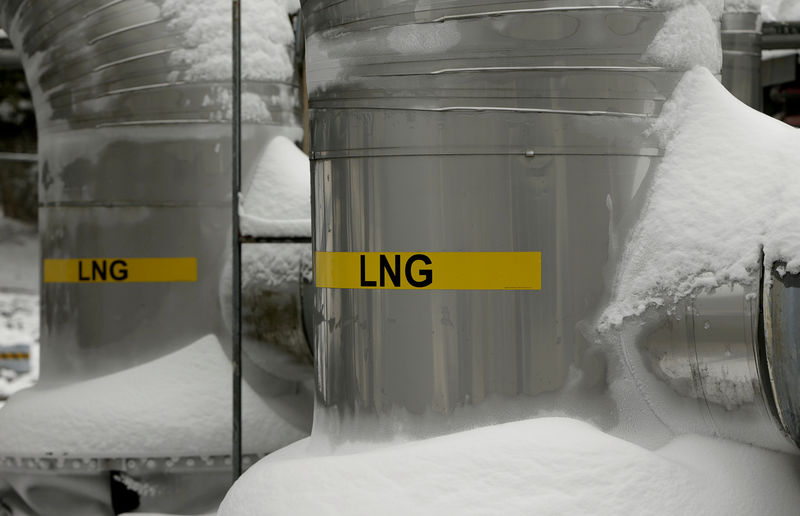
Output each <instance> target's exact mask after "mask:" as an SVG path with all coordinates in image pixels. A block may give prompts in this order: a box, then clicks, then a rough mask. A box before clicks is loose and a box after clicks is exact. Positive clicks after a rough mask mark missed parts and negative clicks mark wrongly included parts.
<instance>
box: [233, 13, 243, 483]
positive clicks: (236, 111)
mask: <svg viewBox="0 0 800 516" xmlns="http://www.w3.org/2000/svg"><path fill="white" fill-rule="evenodd" d="M232 2H233V3H232V6H231V7H232V11H233V12H232V18H233V44H232V50H233V134H232V135H231V136H232V142H231V144H232V148H233V149H232V155H233V173H232V174H231V176H232V188H231V193H232V199H231V216H232V222H233V224H232V226H231V234H232V235H233V238H232V241H231V247H232V254H233V258H232V260H231V270H232V274H231V278H232V283H233V284H232V285H231V288H232V289H233V293H232V300H233V303H232V305H233V317H232V320H233V324H232V325H231V326H232V335H231V337H232V342H233V346H232V347H233V349H232V352H231V355H232V362H233V450H232V452H231V456H232V459H233V461H232V464H231V466H232V469H233V480H234V481H236V479H237V478H239V476H240V475H241V474H242V319H241V316H242V309H241V303H242V284H241V281H240V279H239V276H240V274H241V269H242V255H241V252H242V248H241V238H240V235H239V192H240V190H241V187H240V185H241V174H242V152H241V151H242V148H241V147H242V135H241V130H242V105H241V99H242V46H241V45H242V33H241V28H242V23H241V10H240V9H241V5H240V0H232Z"/></svg>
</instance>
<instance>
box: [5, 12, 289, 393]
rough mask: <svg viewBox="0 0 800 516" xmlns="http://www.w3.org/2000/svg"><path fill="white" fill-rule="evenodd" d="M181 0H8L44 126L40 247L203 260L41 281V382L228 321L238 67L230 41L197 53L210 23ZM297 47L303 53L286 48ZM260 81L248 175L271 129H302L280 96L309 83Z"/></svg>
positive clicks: (146, 356) (250, 97) (250, 96)
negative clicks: (129, 277) (141, 274)
mask: <svg viewBox="0 0 800 516" xmlns="http://www.w3.org/2000/svg"><path fill="white" fill-rule="evenodd" d="M171 3H173V4H174V2H169V1H164V2H159V1H156V2H153V1H135V2H113V1H111V2H110V1H105V0H103V1H88V2H87V1H60V2H55V3H48V4H47V5H44V4H42V3H41V2H35V1H11V2H6V3H5V5H4V7H3V13H4V18H5V20H6V22H7V24H6V25H7V26H8V27H9V33H10V36H11V37H12V39H13V43H14V45H15V47H16V48H18V49H19V50H20V51H21V53H22V55H23V64H24V67H25V71H26V75H27V77H28V81H29V83H30V84H31V86H32V91H33V94H34V101H35V107H36V115H37V122H38V126H39V146H40V189H39V199H40V221H41V227H40V230H41V234H42V258H43V259H44V260H47V259H69V258H137V257H142V258H145V257H146V258H168V257H189V258H195V259H196V260H197V272H198V274H197V281H194V282H165V283H126V284H116V283H114V282H107V283H93V284H75V283H48V282H46V283H44V284H43V289H42V304H43V310H42V345H43V350H44V351H43V356H42V376H41V378H42V379H41V381H42V383H43V384H48V383H61V382H68V381H70V380H74V379H76V378H78V379H86V378H87V377H92V376H97V375H101V374H107V373H110V372H114V371H118V370H121V369H125V368H128V367H131V366H133V365H136V364H138V363H143V362H146V361H148V360H151V359H153V358H156V357H158V356H161V355H164V354H165V353H168V352H170V351H172V350H175V349H177V348H180V347H182V346H184V345H186V344H187V343H188V342H191V341H193V340H195V339H197V338H199V337H201V336H203V335H205V334H208V333H215V334H225V332H224V331H223V324H222V319H221V314H220V310H219V307H218V304H217V303H215V302H210V300H215V299H218V298H219V293H218V290H217V289H218V288H219V277H220V271H221V269H222V266H223V261H224V259H225V257H226V252H225V245H224V244H223V242H225V240H224V239H225V234H226V232H228V231H229V223H228V222H227V221H228V219H229V216H228V213H229V209H230V208H229V206H230V202H231V201H230V185H229V163H230V159H229V152H230V150H229V149H230V130H229V127H228V124H227V123H225V120H226V119H228V118H229V116H228V111H229V110H230V104H231V103H230V89H229V74H230V71H229V69H228V68H227V67H225V65H224V63H225V59H224V56H227V53H226V54H224V55H223V56H216V57H215V56H214V55H213V54H211V55H203V56H200V57H202V60H206V59H209V60H211V61H212V62H213V61H214V59H217V60H220V59H222V62H221V63H219V64H218V66H217V68H216V69H214V70H212V71H210V72H209V71H207V70H204V69H203V68H202V65H203V63H202V61H200V60H199V59H200V57H198V56H197V55H195V54H193V52H194V53H197V52H199V51H202V50H203V48H202V47H200V46H199V44H200V43H199V42H198V39H199V40H200V41H201V42H202V40H203V38H206V37H211V38H213V34H211V35H209V36H205V35H202V34H201V35H199V36H198V34H197V31H198V30H200V29H201V27H200V28H199V26H198V25H197V22H198V21H200V20H198V19H192V16H193V15H194V16H197V14H196V13H194V14H192V13H191V12H188V13H187V12H186V11H189V10H184V12H180V11H175V12H172V11H173V10H174V9H173V10H171V9H170V4H171ZM187 17H188V18H187ZM220 21H225V19H224V18H223V19H222V20H220ZM226 27H227V25H226ZM193 38H194V39H193ZM211 41H212V43H213V42H214V41H215V40H214V39H212V40H211ZM212 50H215V51H216V52H217V53H219V54H221V53H223V52H226V50H225V46H224V45H222V46H221V47H219V48H217V47H212ZM285 53H286V59H287V60H288V61H289V62H291V60H290V56H291V47H290V46H287V48H286V49H285ZM198 68H199V71H198ZM289 77H291V69H290V71H289ZM256 79H259V78H258V77H253V78H251V80H249V81H247V82H246V84H245V91H246V94H245V101H246V102H245V108H246V109H248V108H249V109H248V112H247V113H248V114H247V115H246V117H245V121H246V122H247V123H248V124H247V127H246V128H245V132H244V135H245V136H244V137H245V144H244V146H243V147H244V149H245V150H246V151H249V154H248V155H246V156H245V159H244V163H245V168H244V170H245V178H244V184H247V181H248V176H249V173H248V170H249V167H252V164H253V162H254V161H255V159H256V158H257V157H258V154H259V153H261V152H263V148H264V145H263V143H262V142H266V141H268V140H269V139H271V138H272V137H273V136H275V135H278V134H284V135H288V136H290V137H292V138H297V137H299V136H300V131H299V129H298V125H299V124H298V119H297V113H296V111H295V110H294V109H293V108H292V107H291V105H292V103H291V101H289V102H288V104H289V106H290V107H289V108H288V109H287V108H286V107H284V106H285V105H286V104H287V102H285V101H284V102H276V101H273V100H271V99H292V98H295V95H296V93H297V85H296V84H294V83H293V82H292V81H291V80H286V81H284V82H281V81H278V80H264V79H263V78H261V80H256ZM248 101H249V103H248ZM85 265H86V264H85ZM86 274H88V273H87V272H86V271H84V275H83V276H82V277H87V276H86ZM45 281H47V278H45Z"/></svg>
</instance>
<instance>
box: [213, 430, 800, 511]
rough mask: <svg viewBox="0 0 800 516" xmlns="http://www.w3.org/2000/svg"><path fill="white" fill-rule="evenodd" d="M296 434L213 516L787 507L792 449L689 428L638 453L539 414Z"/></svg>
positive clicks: (793, 496)
mask: <svg viewBox="0 0 800 516" xmlns="http://www.w3.org/2000/svg"><path fill="white" fill-rule="evenodd" d="M314 439H315V437H311V438H309V439H305V440H303V441H300V442H298V443H295V444H293V445H291V446H290V447H289V448H287V449H285V450H283V451H282V452H279V453H277V454H275V455H273V456H270V457H267V458H266V459H264V460H262V461H261V462H259V463H258V464H256V465H255V466H253V467H252V468H251V469H250V470H248V471H247V473H245V475H244V476H243V477H242V478H241V480H239V482H237V483H236V485H235V486H234V487H233V488H232V489H231V491H230V492H229V493H228V495H227V497H226V498H225V500H224V502H223V503H222V506H221V507H220V511H219V515H220V516H261V515H267V514H291V515H294V516H304V515H308V516H311V515H313V516H328V515H330V516H334V515H349V516H357V515H365V516H366V515H374V514H382V515H407V514H415V515H417V516H423V515H431V516H434V515H437V516H438V515H445V514H459V515H462V516H466V515H476V516H478V515H480V516H493V515H496V516H501V515H502V516H513V515H531V514H536V515H539V516H547V515H553V516H570V515H576V516H577V515H587V514H591V515H594V516H604V515H608V516H618V515H624V514H631V515H664V516H679V515H686V516H690V515H691V516H698V515H703V516H715V515H719V516H723V515H756V514H765V515H766V514H769V515H771V516H792V515H796V514H797V511H798V507H800V490H798V489H797V486H798V483H800V469H799V468H800V458H798V457H794V456H789V455H784V454H780V453H776V452H769V451H766V450H763V449H759V448H754V447H750V446H745V445H741V444H736V443H732V442H728V441H721V440H715V439H710V438H704V437H697V436H685V437H681V438H678V439H676V440H674V441H672V442H671V443H670V444H669V445H667V446H665V447H663V448H661V449H658V450H656V451H650V450H646V449H644V448H641V447H639V446H636V445H634V444H631V443H629V442H626V441H624V440H621V439H618V438H615V437H612V436H610V435H607V434H605V433H603V432H601V431H600V430H598V429H596V428H594V427H592V426H590V425H588V424H586V423H582V422H579V421H576V420H572V419H565V418H542V419H533V420H528V421H520V422H515V423H507V424H504V425H496V426H490V427H486V428H479V429H475V430H471V431H467V432H462V433H457V434H451V435H447V436H443V437H437V438H433V439H427V440H422V441H415V442H408V443H401V444H393V445H387V446H382V447H373V448H369V449H366V450H363V451H359V452H354V453H352V452H351V453H342V454H336V453H326V454H320V453H315V452H314V449H315V446H314V443H313V440H314Z"/></svg>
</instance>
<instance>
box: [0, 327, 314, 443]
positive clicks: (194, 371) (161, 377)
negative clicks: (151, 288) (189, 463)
mask: <svg viewBox="0 0 800 516" xmlns="http://www.w3.org/2000/svg"><path fill="white" fill-rule="evenodd" d="M230 371H231V366H230V362H229V361H228V358H227V357H226V356H225V354H224V353H223V351H222V348H221V347H220V344H219V342H218V341H217V338H216V337H215V336H213V335H209V336H206V337H203V338H202V339H200V340H198V341H196V342H194V343H193V344H191V345H189V346H187V347H185V348H183V349H180V350H178V351H176V352H174V353H171V354H169V355H166V356H164V357H161V358H159V359H157V360H154V361H152V362H148V363H146V364H143V365H140V366H137V367H134V368H131V369H127V370H124V371H122V372H119V373H115V374H112V375H108V376H103V377H100V378H95V379H92V380H87V381H84V382H81V383H76V384H71V385H66V386H55V387H53V388H50V389H48V388H45V387H43V386H42V385H41V384H40V385H37V386H36V387H34V388H32V389H28V390H26V391H21V392H18V393H17V394H15V395H14V396H12V397H11V398H10V399H9V401H8V403H7V404H6V406H5V407H3V409H2V410H1V411H0V455H2V456H19V457H38V456H43V455H45V454H53V455H55V456H59V457H61V456H72V457H108V458H113V457H174V456H187V455H188V456H194V455H201V456H203V455H227V454H229V453H230V443H231V424H230V420H231V413H232V412H231V410H232V408H231V407H232V405H231V393H230V392H231V391H230V379H231V372H230ZM242 396H243V413H244V424H243V434H244V438H245V443H244V448H245V451H246V452H250V453H266V452H269V451H272V450H275V449H277V448H280V447H281V446H285V445H287V444H289V443H291V442H293V441H296V440H297V439H300V438H302V437H304V436H305V435H307V433H306V432H305V431H304V430H303V429H302V428H301V427H302V425H300V424H292V423H290V422H289V421H288V420H287V419H285V418H284V416H285V415H286V414H284V413H283V412H282V410H281V409H280V408H278V405H286V406H292V405H294V406H304V405H303V404H302V403H299V402H298V401H296V400H295V401H291V400H293V399H294V398H293V396H284V397H283V399H284V402H283V404H281V402H280V398H277V397H276V399H274V400H270V401H269V402H266V401H264V400H262V399H261V398H259V397H258V395H257V394H256V393H255V392H254V391H253V390H252V389H251V388H250V387H249V386H248V385H247V384H246V383H244V384H243V386H242ZM289 419H292V418H289Z"/></svg>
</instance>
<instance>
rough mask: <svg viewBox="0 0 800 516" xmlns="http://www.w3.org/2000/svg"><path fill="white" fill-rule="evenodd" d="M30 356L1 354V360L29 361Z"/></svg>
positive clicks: (24, 354) (25, 354)
mask: <svg viewBox="0 0 800 516" xmlns="http://www.w3.org/2000/svg"><path fill="white" fill-rule="evenodd" d="M29 358H30V355H29V354H28V353H14V352H8V353H0V360H28V359H29Z"/></svg>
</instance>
